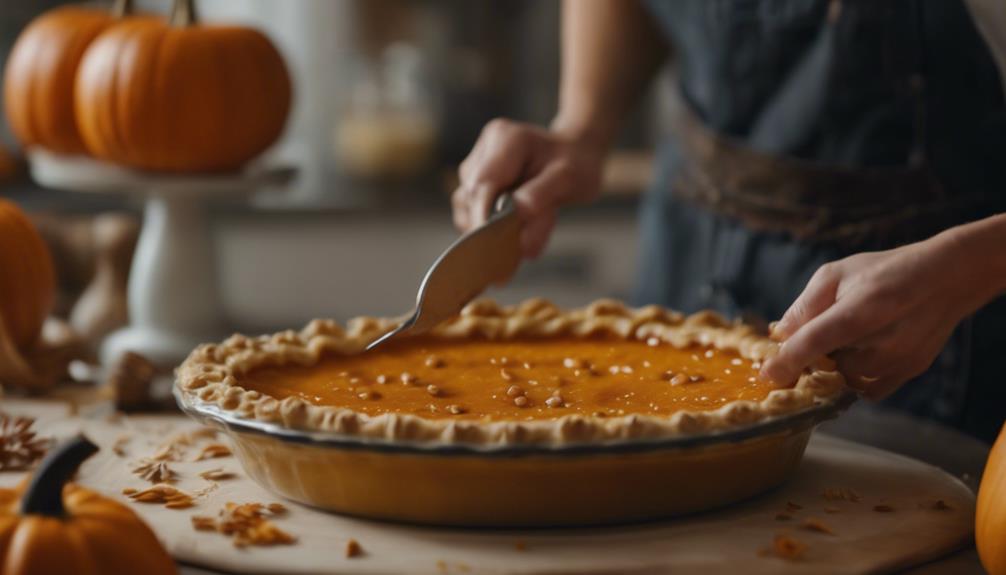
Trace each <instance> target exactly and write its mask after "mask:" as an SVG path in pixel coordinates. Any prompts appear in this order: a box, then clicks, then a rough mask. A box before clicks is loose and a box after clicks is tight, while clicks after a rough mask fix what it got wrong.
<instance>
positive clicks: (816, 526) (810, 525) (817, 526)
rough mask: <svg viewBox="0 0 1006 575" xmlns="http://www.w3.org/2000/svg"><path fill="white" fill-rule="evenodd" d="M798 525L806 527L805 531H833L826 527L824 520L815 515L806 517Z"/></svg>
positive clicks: (830, 532)
mask: <svg viewBox="0 0 1006 575" xmlns="http://www.w3.org/2000/svg"><path fill="white" fill-rule="evenodd" d="M800 527H802V528H804V529H806V530H807V531H814V532H815V533H824V534H825V535H834V534H835V532H834V531H832V530H831V527H828V526H827V525H826V524H825V523H824V521H821V520H820V519H818V518H816V517H808V518H806V519H804V520H803V521H802V522H801V523H800Z"/></svg>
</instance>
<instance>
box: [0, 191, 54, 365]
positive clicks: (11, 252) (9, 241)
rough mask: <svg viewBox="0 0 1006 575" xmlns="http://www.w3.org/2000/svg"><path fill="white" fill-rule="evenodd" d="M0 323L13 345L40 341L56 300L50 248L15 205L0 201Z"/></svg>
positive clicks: (20, 345) (19, 346)
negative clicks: (43, 325) (41, 333)
mask: <svg viewBox="0 0 1006 575" xmlns="http://www.w3.org/2000/svg"><path fill="white" fill-rule="evenodd" d="M0 270H2V271H0V322H2V324H3V325H2V326H0V327H3V328H5V329H6V331H7V335H8V337H9V338H10V339H11V340H12V341H13V342H14V346H15V347H17V348H18V349H20V350H22V351H23V350H27V349H29V348H30V347H32V346H33V345H34V344H35V342H36V341H37V340H38V336H39V333H40V332H41V330H42V323H43V322H44V321H45V318H46V317H47V316H48V315H49V312H50V311H51V310H52V306H53V302H54V301H55V297H56V273H55V270H54V269H53V265H52V257H51V256H50V254H49V248H48V247H47V246H46V244H45V242H44V241H43V240H42V236H41V235H39V233H38V231H37V230H36V229H35V226H34V225H32V223H31V221H30V220H29V219H28V217H27V216H26V215H25V214H24V212H22V211H21V210H20V208H18V207H17V205H16V204H14V203H12V202H9V201H7V200H2V199H0Z"/></svg>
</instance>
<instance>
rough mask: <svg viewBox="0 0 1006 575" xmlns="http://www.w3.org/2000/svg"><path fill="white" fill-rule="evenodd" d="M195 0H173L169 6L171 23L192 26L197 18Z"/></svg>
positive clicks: (182, 26)
mask: <svg viewBox="0 0 1006 575" xmlns="http://www.w3.org/2000/svg"><path fill="white" fill-rule="evenodd" d="M198 19H199V18H198V16H197V15H196V2H195V0H175V3H174V5H173V6H172V8H171V25H172V26H179V27H181V28H184V27H186V26H192V25H193V24H195V23H196V21H197V20H198Z"/></svg>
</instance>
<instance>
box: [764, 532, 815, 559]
mask: <svg viewBox="0 0 1006 575" xmlns="http://www.w3.org/2000/svg"><path fill="white" fill-rule="evenodd" d="M806 552H807V544H806V543H803V542H801V541H798V540H796V539H794V538H793V537H792V536H790V535H787V534H785V533H778V534H776V536H775V539H773V540H772V546H771V547H768V548H764V549H761V550H759V551H758V555H759V556H761V557H779V558H780V559H786V560H788V561H796V560H798V559H801V558H803V556H804V554H805V553H806Z"/></svg>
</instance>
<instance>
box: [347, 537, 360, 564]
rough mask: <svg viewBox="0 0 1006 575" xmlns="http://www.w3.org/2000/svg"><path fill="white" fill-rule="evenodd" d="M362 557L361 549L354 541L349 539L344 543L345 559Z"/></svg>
mask: <svg viewBox="0 0 1006 575" xmlns="http://www.w3.org/2000/svg"><path fill="white" fill-rule="evenodd" d="M361 555H363V547H361V546H360V543H359V542H358V541H357V540H356V539H350V540H349V541H347V542H346V559H352V558H354V557H359V556H361Z"/></svg>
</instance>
